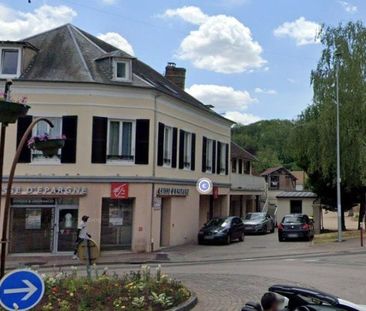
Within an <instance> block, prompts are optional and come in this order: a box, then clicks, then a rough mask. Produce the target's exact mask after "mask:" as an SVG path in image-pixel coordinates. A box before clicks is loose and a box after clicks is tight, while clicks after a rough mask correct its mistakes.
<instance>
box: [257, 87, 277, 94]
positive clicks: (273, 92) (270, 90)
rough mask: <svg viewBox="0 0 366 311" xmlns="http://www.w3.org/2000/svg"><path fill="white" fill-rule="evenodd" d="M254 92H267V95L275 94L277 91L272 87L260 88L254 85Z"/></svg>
mask: <svg viewBox="0 0 366 311" xmlns="http://www.w3.org/2000/svg"><path fill="white" fill-rule="evenodd" d="M254 92H255V93H257V94H267V95H276V94H277V91H276V90H273V89H262V88H260V87H256V88H255V89H254Z"/></svg>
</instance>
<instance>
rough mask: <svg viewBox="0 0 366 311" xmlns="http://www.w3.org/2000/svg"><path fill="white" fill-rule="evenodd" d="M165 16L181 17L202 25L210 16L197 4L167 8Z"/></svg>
mask: <svg viewBox="0 0 366 311" xmlns="http://www.w3.org/2000/svg"><path fill="white" fill-rule="evenodd" d="M163 16H164V17H180V18H182V19H183V20H184V21H186V22H188V23H192V24H197V25H200V24H202V23H204V22H205V21H206V20H207V19H208V16H207V15H206V14H205V13H203V12H202V10H201V9H200V8H198V7H195V6H184V7H181V8H178V9H169V10H166V11H165V13H164V14H163Z"/></svg>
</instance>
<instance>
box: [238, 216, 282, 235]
mask: <svg viewBox="0 0 366 311" xmlns="http://www.w3.org/2000/svg"><path fill="white" fill-rule="evenodd" d="M243 223H244V231H245V233H267V232H271V233H273V232H274V230H275V224H274V221H273V219H272V217H271V216H270V215H268V214H267V213H248V214H247V215H246V216H245V217H244V219H243Z"/></svg>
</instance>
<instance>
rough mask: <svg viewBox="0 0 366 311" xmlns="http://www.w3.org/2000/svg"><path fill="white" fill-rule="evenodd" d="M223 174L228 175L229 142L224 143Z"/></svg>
mask: <svg viewBox="0 0 366 311" xmlns="http://www.w3.org/2000/svg"><path fill="white" fill-rule="evenodd" d="M225 145H226V148H225V152H226V154H225V175H229V144H225Z"/></svg>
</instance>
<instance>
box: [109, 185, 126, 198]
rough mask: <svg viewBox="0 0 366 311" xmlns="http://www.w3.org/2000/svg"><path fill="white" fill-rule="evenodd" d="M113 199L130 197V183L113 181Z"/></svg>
mask: <svg viewBox="0 0 366 311" xmlns="http://www.w3.org/2000/svg"><path fill="white" fill-rule="evenodd" d="M111 199H128V183H112V184H111Z"/></svg>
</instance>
